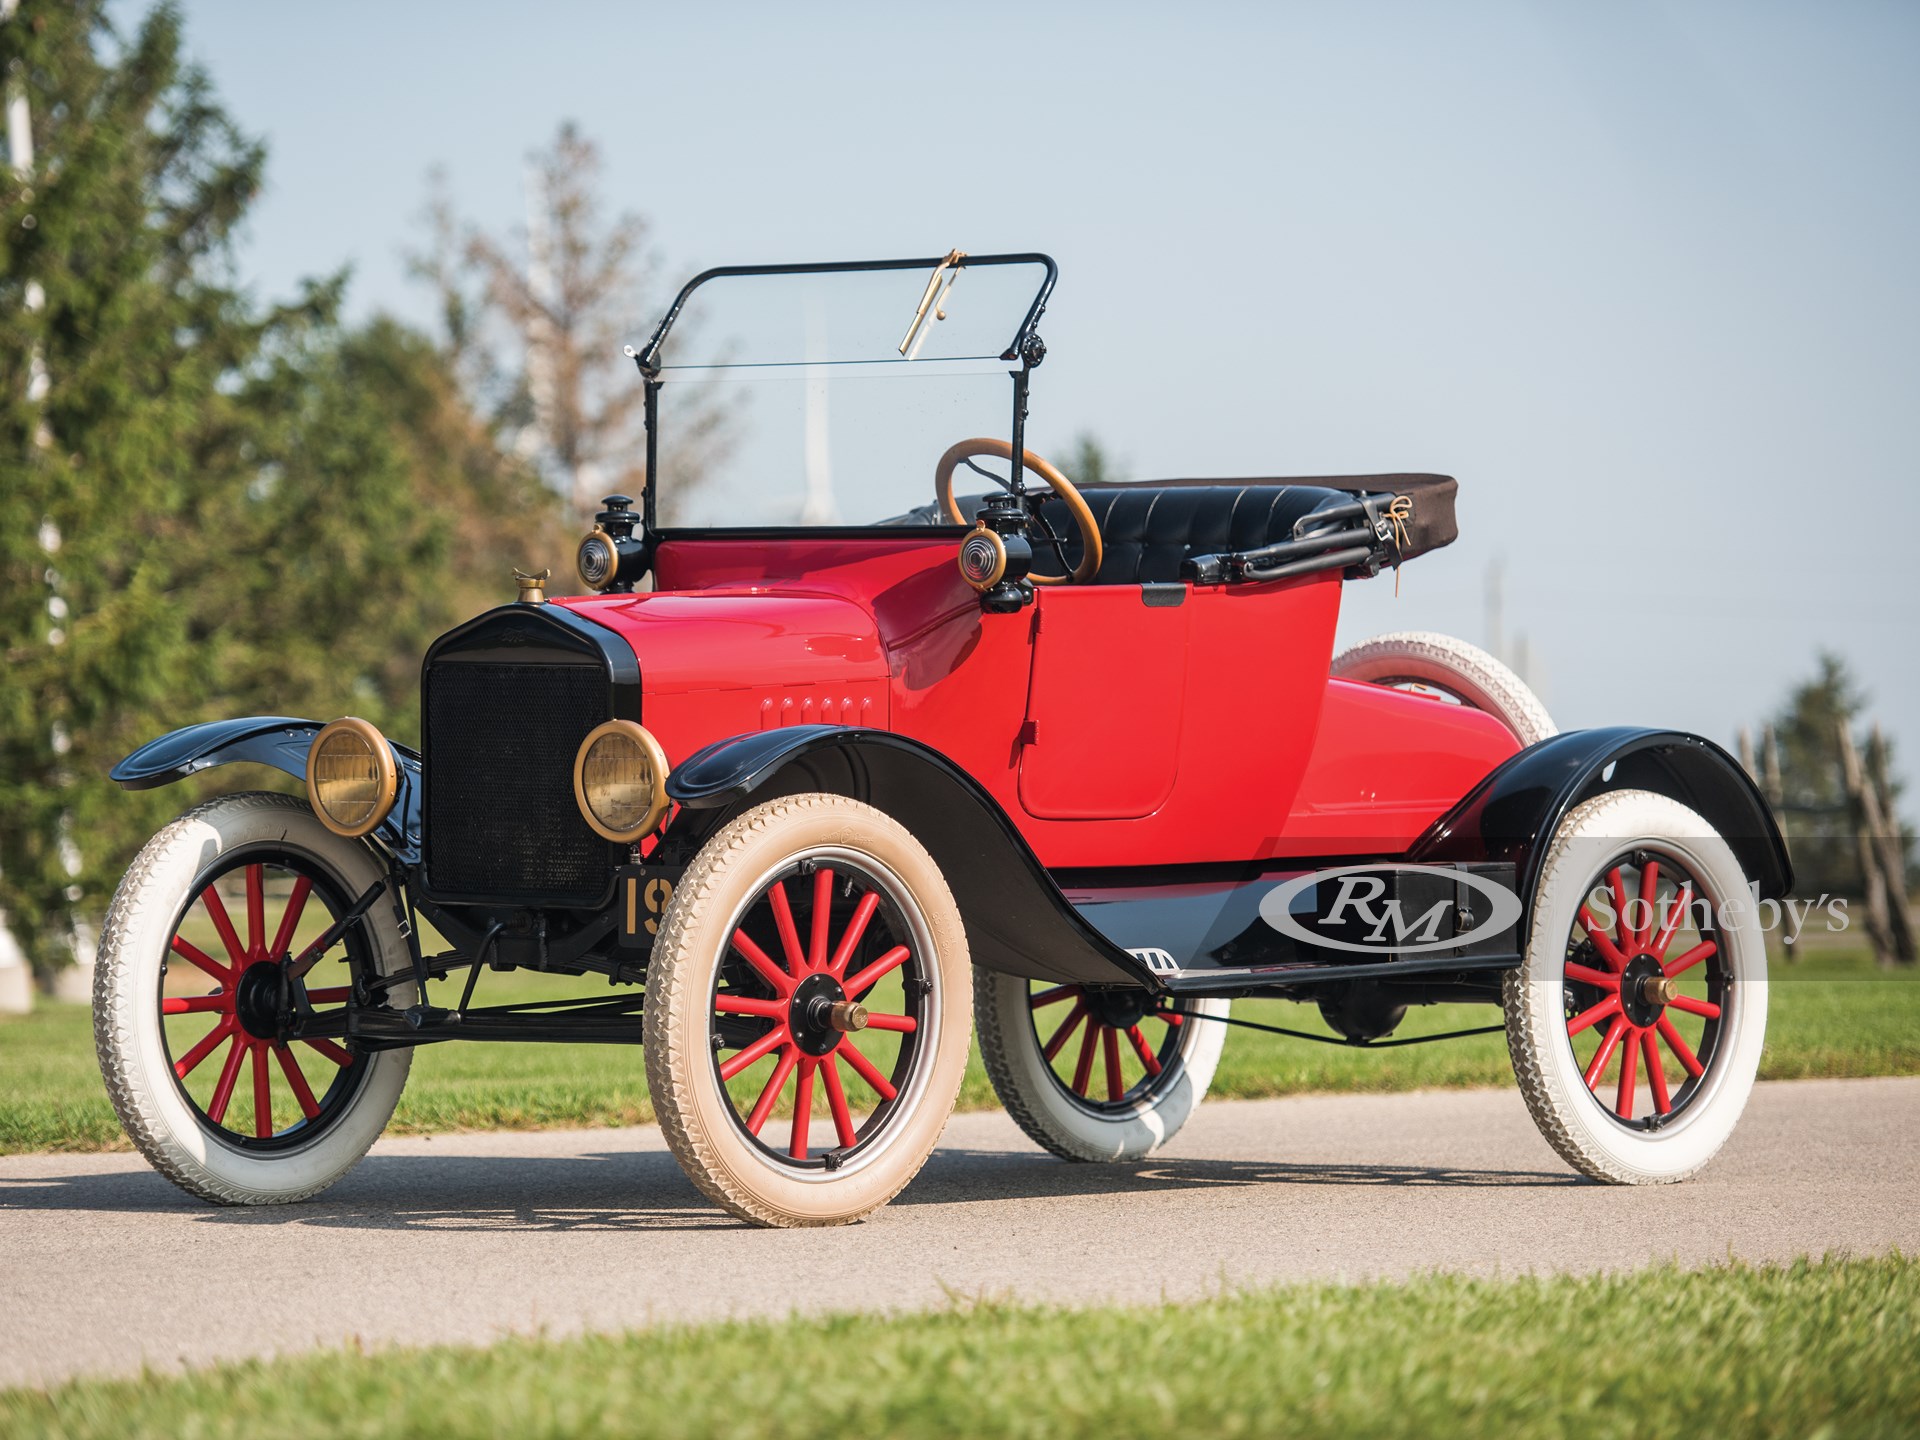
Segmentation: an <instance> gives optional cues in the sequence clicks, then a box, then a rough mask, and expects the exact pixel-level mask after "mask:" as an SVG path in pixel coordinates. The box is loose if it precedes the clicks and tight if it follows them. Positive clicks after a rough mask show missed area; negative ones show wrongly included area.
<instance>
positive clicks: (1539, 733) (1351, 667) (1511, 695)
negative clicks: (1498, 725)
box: [1331, 630, 1560, 746]
mask: <svg viewBox="0 0 1920 1440" xmlns="http://www.w3.org/2000/svg"><path fill="white" fill-rule="evenodd" d="M1331 673H1332V674H1333V675H1334V676H1335V677H1336V678H1338V679H1341V680H1364V681H1366V682H1367V683H1368V684H1370V685H1388V686H1392V687H1393V688H1394V689H1397V690H1410V691H1413V692H1415V693H1416V694H1426V695H1432V696H1434V697H1435V698H1436V699H1439V700H1445V701H1450V702H1452V703H1454V704H1459V705H1466V706H1468V707H1470V708H1472V709H1474V710H1483V711H1485V712H1486V713H1487V714H1489V715H1492V716H1494V717H1496V718H1497V719H1499V720H1501V721H1502V722H1503V723H1505V725H1506V727H1507V728H1508V729H1509V730H1511V731H1512V732H1513V733H1514V737H1515V738H1516V739H1518V740H1519V742H1520V743H1521V744H1522V745H1523V746H1524V745H1537V744H1539V743H1540V742H1541V741H1542V740H1546V739H1549V738H1551V737H1552V736H1554V735H1557V734H1559V733H1560V732H1559V727H1558V726H1556V725H1555V724H1554V723H1553V719H1552V717H1551V716H1549V715H1548V714H1547V707H1546V706H1545V705H1542V704H1541V703H1540V697H1539V696H1538V695H1535V694H1534V693H1533V691H1532V689H1531V688H1529V686H1528V685H1527V682H1526V681H1524V680H1522V679H1521V678H1520V677H1519V676H1518V675H1516V674H1514V673H1513V671H1512V670H1510V669H1508V668H1507V667H1506V666H1505V665H1503V664H1501V663H1500V662H1499V661H1498V660H1496V659H1494V658H1493V656H1491V655H1489V654H1488V653H1487V652H1486V651H1484V650H1482V649H1481V648H1480V647H1479V646H1478V645H1469V644H1468V643H1467V642H1466V641H1464V640H1456V639H1454V638H1453V636H1451V635H1439V634H1435V633H1434V632H1432V631H1427V630H1406V631H1400V632H1397V633H1395V634H1392V635H1376V636H1375V637H1374V638H1373V639H1371V640H1363V641H1361V642H1360V643H1359V644H1358V645H1354V646H1350V647H1349V648H1348V649H1345V650H1342V651H1341V652H1340V653H1339V654H1338V655H1336V656H1334V658H1333V665H1332V667H1331Z"/></svg>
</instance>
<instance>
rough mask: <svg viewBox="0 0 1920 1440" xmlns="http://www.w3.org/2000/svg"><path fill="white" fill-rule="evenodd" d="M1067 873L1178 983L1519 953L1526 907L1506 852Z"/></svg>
mask: <svg viewBox="0 0 1920 1440" xmlns="http://www.w3.org/2000/svg"><path fill="white" fill-rule="evenodd" d="M1187 873H1188V874H1192V873H1193V872H1187ZM1058 878H1059V880H1060V882H1061V890H1062V893H1064V894H1065V896H1066V898H1067V900H1068V901H1069V902H1070V903H1071V904H1072V905H1073V907H1074V909H1075V910H1077V911H1078V912H1079V913H1080V916H1081V918H1082V919H1084V920H1085V921H1086V922H1087V923H1088V924H1089V925H1091V926H1092V927H1093V928H1094V929H1095V930H1097V931H1098V932H1099V933H1100V934H1101V935H1102V936H1103V937H1104V938H1105V939H1106V940H1108V941H1109V942H1110V943H1112V944H1113V945H1115V946H1117V947H1118V948H1120V949H1122V950H1125V951H1126V952H1127V953H1128V954H1130V955H1132V956H1133V957H1134V959H1136V960H1138V961H1139V962H1140V963H1141V965H1142V966H1143V967H1144V968H1145V969H1146V970H1147V971H1149V972H1150V973H1151V975H1152V977H1153V979H1154V980H1155V981H1156V982H1157V983H1158V987H1159V988H1160V989H1162V990H1164V991H1166V992H1169V993H1172V994H1186V995H1193V994H1206V993H1210V992H1217V991H1234V992H1238V991H1243V990H1249V989H1287V988H1292V987H1297V986H1312V985H1324V984H1326V983H1327V982H1328V981H1341V980H1378V979H1392V978H1399V977H1403V976H1409V977H1410V976H1416V975H1418V976H1434V975H1454V974H1474V973H1486V972H1498V971H1502V970H1512V969H1515V968H1517V967H1518V966H1519V964H1520V958H1521V936H1522V933H1523V930H1524V919H1525V906H1524V905H1523V903H1522V902H1521V899H1520V897H1519V895H1518V894H1517V893H1516V888H1515V887H1516V871H1515V867H1514V866H1513V865H1511V864H1506V863H1484V862H1474V863H1462V864H1450V865H1423V864H1414V863H1410V862H1405V861H1399V860H1392V859H1367V860H1355V861H1351V862H1349V863H1346V864H1333V865H1325V866H1322V867H1321V868H1318V869H1311V870H1309V869H1302V868H1299V865H1298V862H1294V864H1293V865H1287V864H1285V862H1281V863H1279V864H1274V865H1267V866H1258V867H1250V868H1249V869H1247V870H1241V871H1239V872H1238V873H1227V874H1221V873H1219V872H1215V873H1213V874H1211V875H1203V876H1198V877H1196V878H1192V879H1187V878H1184V877H1183V876H1180V875H1179V874H1177V873H1176V874H1175V875H1171V876H1169V875H1155V874H1152V873H1150V872H1149V873H1145V874H1143V873H1141V872H1133V873H1132V874H1124V875H1123V874H1117V873H1115V872H1108V873H1107V874H1104V875H1103V874H1101V873H1100V872H1097V871H1091V872H1090V871H1081V872H1077V873H1073V874H1068V875H1062V876H1060V877H1058Z"/></svg>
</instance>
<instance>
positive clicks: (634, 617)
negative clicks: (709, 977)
mask: <svg viewBox="0 0 1920 1440" xmlns="http://www.w3.org/2000/svg"><path fill="white" fill-rule="evenodd" d="M955 550H956V545H955V541H954V538H953V536H952V535H951V534H950V533H943V532H940V531H929V532H927V534H926V535H924V536H918V535H915V536H905V537H903V536H901V535H899V534H898V533H884V532H883V533H877V534H875V535H873V536H871V537H868V536H847V535H844V534H840V535H822V536H818V537H815V536H809V535H806V534H804V533H795V534H791V535H783V536H782V537H780V539H779V540H777V541H763V540H749V539H744V538H742V539H729V538H716V539H697V540H693V539H689V540H672V541H668V542H666V543H665V544H663V545H662V546H661V547H660V550H659V553H658V556H657V559H656V566H655V576H656V579H657V581H658V583H659V587H660V588H659V590H657V591H656V592H654V593H651V594H645V595H618V596H612V595H610V596H603V597H584V598H579V599H572V600H567V601H561V602H556V603H562V604H566V605H569V606H571V607H573V608H574V609H576V610H577V611H578V612H579V613H581V614H582V615H585V616H588V617H589V618H591V619H593V620H595V621H596V622H598V623H599V624H602V625H605V626H607V627H608V628H609V629H612V630H614V631H616V632H617V633H619V634H620V635H621V636H623V637H624V638H625V639H626V640H627V641H628V642H629V643H630V644H631V645H632V647H633V649H634V652H635V654H636V655H637V656H638V657H639V660H640V675H641V683H642V686H643V689H644V695H645V699H644V702H643V703H644V707H645V708H644V718H645V721H646V724H647V727H648V728H649V729H650V730H652V731H653V732H654V733H655V734H656V735H657V736H658V737H659V739H660V741H661V743H662V744H663V745H664V746H665V747H666V750H667V755H668V758H669V760H671V761H673V762H675V763H678V762H679V761H680V760H682V759H684V758H685V757H686V756H688V755H690V754H692V753H693V752H694V751H696V750H698V749H700V748H701V747H703V746H705V745H708V744H711V743H712V742H713V741H715V740H720V739H724V738H726V737H727V736H729V735H734V734H739V733H740V732H742V731H747V730H757V729H761V728H765V727H767V726H771V725H780V724H813V723H827V724H851V725H867V726H873V727H876V728H886V729H891V730H893V731H895V732H896V733H899V734H902V735H907V736H910V737H912V738H914V739H916V740H919V741H922V742H923V743H925V744H927V745H929V746H931V747H932V748H933V749H935V750H937V751H939V752H940V753H941V754H943V755H945V756H946V757H947V758H948V759H950V760H952V761H953V762H954V763H956V764H958V765H959V766H961V767H962V768H963V769H965V770H966V771H967V772H968V773H969V774H971V775H972V776H973V777H974V778H975V779H976V780H978V781H979V782H980V783H981V784H982V785H983V786H984V787H985V788H986V789H987V790H988V791H989V792H990V793H991V794H992V795H993V796H994V798H995V799H996V800H997V801H998V802H999V803H1000V805H1001V806H1002V808H1004V809H1005V811H1006V812H1007V814H1008V816H1009V817H1010V818H1011V819H1012V820H1013V821H1014V823H1015V824H1016V825H1017V826H1018V827H1019V828H1020V830H1021V832H1022V834H1024V835H1025V836H1026V838H1027V840H1028V842H1029V843H1030V844H1031V845H1032V846H1033V849H1034V851H1035V853H1036V854H1037V855H1038V856H1039V858H1040V860H1041V862H1042V863H1043V864H1045V865H1047V866H1049V867H1052V868H1056V869H1060V868H1078V867H1107V866H1136V865H1153V866H1161V865H1178V864H1192V863H1199V862H1219V861H1228V862H1232V861H1246V860H1256V859H1270V858H1274V857H1280V856H1289V855H1318V854H1335V853H1343V854H1344V853H1359V852H1365V853H1381V852H1386V851H1394V850H1399V849H1404V848H1405V846H1406V845H1407V843H1408V842H1410V841H1411V840H1412V839H1413V838H1414V836H1416V835H1418V834H1419V832H1420V831H1421V830H1422V829H1424V828H1425V826H1426V825H1427V824H1428V823H1429V822H1430V821H1431V820H1433V819H1434V818H1435V817H1436V816H1437V815H1439V814H1440V813H1441V811H1443V810H1444V809H1446V808H1447V806H1449V805H1451V804H1452V803H1453V802H1454V801H1455V800H1457V799H1458V798H1459V797H1460V796H1461V795H1462V794H1463V793H1465V791H1466V790H1467V789H1468V788H1469V787H1470V786H1471V785H1472V784H1473V782H1474V781H1476V780H1478V779H1479V778H1480V777H1481V776H1482V775H1484V774H1485V773H1486V772H1487V771H1488V770H1490V769H1492V768H1493V767H1494V766H1495V765H1496V764H1498V763H1499V762H1500V761H1501V760H1503V759H1505V758H1506V757H1507V756H1509V755H1511V754H1513V753H1514V752H1515V751H1516V750H1517V749H1518V748H1519V746H1518V744H1517V742H1516V741H1515V740H1514V738H1513V737H1512V735H1510V734H1509V733H1508V732H1507V730H1506V728H1505V727H1504V726H1503V725H1501V724H1500V723H1499V722H1498V721H1496V720H1494V719H1492V718H1491V717H1489V716H1486V715H1482V714H1479V713H1477V712H1474V711H1468V710H1464V709H1461V708H1460V707H1458V706H1453V705H1446V704H1442V703H1440V702H1436V701H1432V700H1428V699H1425V698H1423V697H1419V696H1414V695H1408V694H1403V693H1401V692H1398V691H1390V690H1382V689H1380V688H1379V687H1376V686H1370V685H1355V684H1349V683H1347V682H1343V681H1329V679H1328V678H1327V666H1328V662H1329V661H1330V659H1331V658H1332V651H1333V632H1334V623H1335V621H1336V620H1337V619H1338V616H1339V607H1340V581H1339V579H1338V578H1337V576H1328V575H1323V576H1315V577H1310V578H1304V579H1298V580H1292V581H1282V582H1278V583H1274V584H1265V585H1258V584H1256V585H1234V586H1188V587H1186V591H1185V594H1184V597H1183V599H1182V603H1180V604H1178V605H1168V604H1165V603H1164V601H1165V599H1167V598H1170V592H1169V591H1168V589H1167V588H1166V587H1157V589H1156V591H1155V592H1154V593H1153V594H1152V595H1151V597H1150V596H1149V593H1148V592H1147V591H1144V590H1143V589H1142V587H1140V586H1138V585H1100V586H1052V587H1043V588H1042V589H1041V590H1040V591H1039V594H1038V597H1037V599H1036V602H1035V604H1034V605H1033V606H1032V607H1031V608H1029V609H1027V610H1024V611H1021V612H1018V613H1016V614H1011V615H989V614H986V613H984V612H983V611H982V610H981V608H980V603H979V599H978V597H977V596H976V595H975V594H974V592H973V591H972V590H971V589H970V588H969V587H968V586H967V585H966V583H965V582H964V581H963V580H962V579H961V578H960V575H959V572H958V569H957V567H956V566H955V563H954V555H955ZM1150 598H1151V599H1155V600H1160V601H1162V602H1163V603H1160V604H1152V603H1149V599H1150Z"/></svg>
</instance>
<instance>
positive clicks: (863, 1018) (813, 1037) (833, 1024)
mask: <svg viewBox="0 0 1920 1440" xmlns="http://www.w3.org/2000/svg"><path fill="white" fill-rule="evenodd" d="M787 1025H788V1027H789V1028H790V1029H791V1030H792V1032H793V1039H794V1043H795V1044H796V1045H798V1046H799V1047H800V1049H801V1051H802V1052H804V1053H805V1054H808V1055H830V1054H832V1053H833V1051H834V1050H835V1049H836V1048H837V1047H838V1046H839V1044H840V1039H841V1037H842V1036H844V1035H846V1034H848V1033H849V1032H851V1031H855V1030H864V1029H865V1028H866V1025H867V1007H866V1006H864V1005H861V1004H858V1003H856V1002H854V1001H850V1000H848V999H847V992H846V988H845V987H844V986H843V985H841V983H840V982H839V981H838V980H836V979H834V977H833V976H831V975H828V974H825V973H824V972H821V971H815V972H814V973H813V974H811V975H809V976H807V978H806V979H804V980H802V981H801V982H800V983H799V984H798V985H796V986H794V989H793V999H792V1000H791V1001H790V1002H789V1003H788V1006H787Z"/></svg>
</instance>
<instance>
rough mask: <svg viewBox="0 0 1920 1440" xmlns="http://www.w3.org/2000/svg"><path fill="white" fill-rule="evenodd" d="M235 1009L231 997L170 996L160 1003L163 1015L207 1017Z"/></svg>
mask: <svg viewBox="0 0 1920 1440" xmlns="http://www.w3.org/2000/svg"><path fill="white" fill-rule="evenodd" d="M231 1009H233V997H232V996H231V995H193V996H189V997H188V998H186V999H184V1000H183V999H181V998H180V997H179V996H177V995H176V996H170V997H168V998H167V999H165V1000H162V1001H161V1002H160V1013H161V1014H162V1015H207V1014H213V1013H217V1012H220V1011H225V1010H231Z"/></svg>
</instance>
